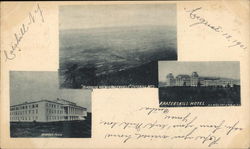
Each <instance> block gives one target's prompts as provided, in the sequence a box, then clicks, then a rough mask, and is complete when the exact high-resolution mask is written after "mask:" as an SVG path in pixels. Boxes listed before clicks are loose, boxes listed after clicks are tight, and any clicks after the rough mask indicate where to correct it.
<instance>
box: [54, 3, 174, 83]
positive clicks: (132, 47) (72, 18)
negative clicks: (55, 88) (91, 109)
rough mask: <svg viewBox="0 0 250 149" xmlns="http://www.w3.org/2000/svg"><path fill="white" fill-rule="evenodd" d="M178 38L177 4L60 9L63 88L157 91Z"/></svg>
mask: <svg viewBox="0 0 250 149" xmlns="http://www.w3.org/2000/svg"><path fill="white" fill-rule="evenodd" d="M176 34H177V30H176V4H120V5H87V6H86V5H82V6H81V5H64V6H60V7H59V70H58V71H59V79H60V88H84V87H87V86H94V87H95V86H124V87H128V86H132V87H135V88H136V87H144V86H145V87H147V86H153V87H157V86H158V69H157V68H158V67H157V65H158V60H177V36H176Z"/></svg>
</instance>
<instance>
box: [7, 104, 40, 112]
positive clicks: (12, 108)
mask: <svg viewBox="0 0 250 149" xmlns="http://www.w3.org/2000/svg"><path fill="white" fill-rule="evenodd" d="M28 108H29V109H32V108H38V104H30V105H23V106H16V107H11V108H10V111H14V110H23V109H28Z"/></svg>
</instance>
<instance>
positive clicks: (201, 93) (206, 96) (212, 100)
mask: <svg viewBox="0 0 250 149" xmlns="http://www.w3.org/2000/svg"><path fill="white" fill-rule="evenodd" d="M159 101H160V102H186V103H187V105H185V106H190V104H189V103H191V102H203V103H204V105H201V106H216V105H224V106H227V105H240V86H236V85H235V86H234V87H183V86H182V87H160V88H159ZM162 107H163V106H162Z"/></svg>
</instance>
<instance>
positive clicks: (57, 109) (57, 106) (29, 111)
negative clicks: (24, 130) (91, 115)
mask: <svg viewBox="0 0 250 149" xmlns="http://www.w3.org/2000/svg"><path fill="white" fill-rule="evenodd" d="M85 116H87V109H86V108H84V107H81V106H78V105H76V103H74V102H70V101H67V100H64V99H58V98H57V99H56V100H54V101H50V100H40V101H35V102H25V103H22V104H18V105H13V106H10V121H11V122H34V121H36V122H53V121H72V120H84V119H85Z"/></svg>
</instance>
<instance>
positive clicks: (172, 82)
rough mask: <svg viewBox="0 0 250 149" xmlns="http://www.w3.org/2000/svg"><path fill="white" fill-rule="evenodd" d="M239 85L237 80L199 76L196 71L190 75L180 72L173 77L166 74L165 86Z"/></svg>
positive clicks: (170, 74)
mask: <svg viewBox="0 0 250 149" xmlns="http://www.w3.org/2000/svg"><path fill="white" fill-rule="evenodd" d="M234 85H240V81H239V80H234V79H228V78H214V77H200V76H199V75H198V73H197V72H193V73H192V74H191V75H186V74H180V75H177V76H176V77H174V75H173V74H172V73H169V74H168V75H167V76H166V86H223V87H226V86H230V87H233V86H234Z"/></svg>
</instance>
